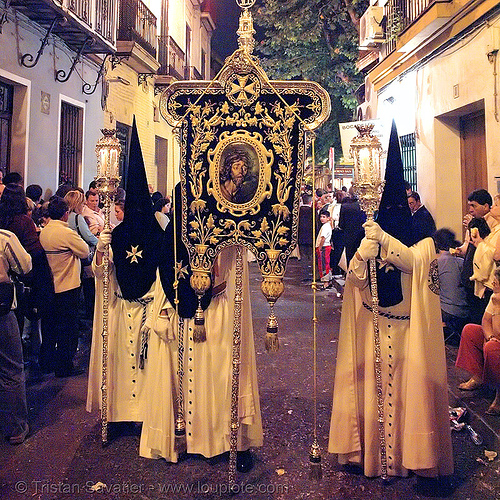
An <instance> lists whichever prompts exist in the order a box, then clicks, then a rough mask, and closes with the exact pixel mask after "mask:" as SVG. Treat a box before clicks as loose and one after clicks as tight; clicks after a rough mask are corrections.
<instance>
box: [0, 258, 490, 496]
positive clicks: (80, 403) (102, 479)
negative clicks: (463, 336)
mask: <svg viewBox="0 0 500 500" xmlns="http://www.w3.org/2000/svg"><path fill="white" fill-rule="evenodd" d="M250 266H251V270H252V273H251V288H252V291H251V293H252V306H253V318H254V331H255V344H256V351H257V364H258V371H259V384H260V398H261V409H262V418H263V425H264V446H263V447H262V448H260V449H257V450H254V451H253V456H254V461H255V465H254V468H253V469H252V470H251V471H250V472H249V473H247V474H238V476H237V482H238V488H239V492H238V493H236V494H235V495H233V496H232V498H234V499H240V498H241V499H243V498H245V499H252V500H260V499H262V500H264V499H286V500H288V499H314V500H322V499H325V500H326V499H328V500H332V499H338V500H341V499H342V500H343V499H370V500H378V499H383V500H392V499H394V500H395V499H420V498H429V497H435V496H437V493H436V492H434V493H433V492H432V491H426V490H422V489H421V488H419V486H417V484H416V478H415V477H414V476H411V477H409V478H406V479H399V478H398V479H393V480H391V481H389V483H388V484H383V482H382V481H381V480H380V479H367V478H365V477H364V476H363V475H361V474H359V472H356V471H352V470H346V469H343V468H342V467H340V466H339V465H338V464H337V463H336V457H335V456H333V455H329V454H328V453H327V451H326V447H327V441H328V431H329V418H330V411H331V403H332V387H333V375H334V368H335V356H336V349H337V338H338V326H339V320H340V310H341V298H339V297H337V294H336V291H335V290H334V289H328V290H325V291H320V292H318V293H317V312H318V328H317V332H318V335H317V337H318V438H319V442H320V446H321V448H322V471H323V477H322V479H321V480H320V481H315V480H311V479H309V450H310V446H311V443H312V432H313V424H312V423H313V406H314V405H313V365H312V362H313V354H312V345H313V337H312V321H311V318H312V315H313V313H312V291H311V287H310V286H306V285H302V284H301V283H300V263H299V262H298V261H297V260H295V259H292V260H290V262H289V265H288V269H287V275H286V278H285V292H284V294H283V296H282V297H281V298H280V299H279V301H278V302H277V303H276V307H275V310H276V314H277V316H278V321H279V336H280V350H279V352H278V353H276V354H268V353H266V351H265V349H264V334H265V325H266V321H267V315H268V312H269V308H268V305H267V303H266V301H265V298H264V297H263V295H262V293H261V291H260V281H261V278H260V274H259V271H258V268H257V265H256V263H255V262H254V263H251V264H250ZM83 340H84V341H83V342H82V344H81V350H80V359H79V361H80V362H81V364H86V362H87V358H88V341H89V335H88V332H87V333H86V334H84V335H83ZM455 354H456V347H453V346H448V347H447V355H448V358H449V366H450V369H449V373H450V390H451V392H450V397H451V399H450V402H451V403H452V405H457V404H460V405H463V404H464V403H465V404H466V405H467V407H468V410H469V413H470V414H471V423H472V425H473V427H474V429H476V430H477V431H478V432H480V433H481V434H482V436H483V439H484V442H483V444H482V445H480V446H478V445H475V444H473V442H472V441H471V439H470V437H469V434H468V433H467V431H466V430H462V431H459V432H453V445H454V456H455V469H456V470H455V474H454V476H453V477H452V479H451V483H452V491H451V492H450V493H449V495H448V496H447V497H446V498H450V499H454V500H455V499H456V500H466V499H469V500H494V499H500V465H499V464H500V462H499V459H498V458H496V459H494V460H493V461H491V462H490V461H488V459H487V458H486V456H485V454H484V451H485V450H497V451H498V449H499V448H498V442H496V441H495V440H496V435H498V433H499V429H500V420H499V419H498V417H497V418H495V417H488V419H483V418H482V415H484V410H485V409H486V407H487V404H488V398H491V394H489V393H486V392H485V393H483V392H479V391H477V392H478V393H477V394H471V393H469V394H467V395H465V396H466V399H463V400H460V399H457V398H459V397H460V396H461V395H460V394H458V391H456V390H455V389H454V387H456V383H457V381H458V380H459V379H460V380H462V379H463V378H461V377H463V374H458V373H456V371H455V369H454V368H453V367H452V363H453V360H454V357H455ZM338 383H341V381H339V382H338ZM85 394H86V375H82V376H79V377H75V378H69V379H56V378H54V377H53V376H50V377H46V378H45V379H44V380H43V381H42V382H39V383H36V384H32V385H30V386H29V387H28V398H29V399H28V403H29V409H30V426H31V434H30V437H29V438H28V439H27V441H26V442H25V443H24V444H22V445H20V446H17V447H14V446H10V445H9V444H8V443H7V442H2V444H1V445H0V497H1V498H5V499H8V500H21V499H22V500H27V499H37V500H56V499H57V500H59V499H71V500H86V499H97V498H102V499H117V500H129V499H134V500H135V499H138V500H153V499H173V498H175V499H200V500H201V499H206V500H208V499H217V498H229V497H230V495H229V494H228V493H227V470H228V464H227V458H226V459H224V457H217V458H215V459H211V460H205V459H203V458H201V457H198V456H187V457H185V458H183V459H182V460H181V461H180V462H179V463H178V464H169V463H166V462H165V461H163V460H147V459H144V458H141V457H139V455H138V446H139V436H138V429H137V427H133V426H130V427H129V428H127V429H124V435H123V436H121V437H118V438H116V439H115V440H113V441H112V442H111V443H110V444H109V445H108V446H107V447H105V448H103V447H102V446H101V441H100V439H101V438H100V424H99V416H98V414H97V413H92V414H88V413H87V412H86V411H85V408H84V405H85ZM98 483H102V489H101V490H100V491H96V492H93V491H92V487H94V486H95V485H96V484H98Z"/></svg>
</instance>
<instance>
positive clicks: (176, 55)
mask: <svg viewBox="0 0 500 500" xmlns="http://www.w3.org/2000/svg"><path fill="white" fill-rule="evenodd" d="M158 62H159V63H160V64H161V66H160V69H159V70H158V74H159V75H171V76H174V77H175V78H177V79H178V80H182V79H183V78H184V51H183V50H182V49H181V48H180V47H179V46H178V45H177V43H175V40H174V39H173V38H172V37H171V36H159V37H158Z"/></svg>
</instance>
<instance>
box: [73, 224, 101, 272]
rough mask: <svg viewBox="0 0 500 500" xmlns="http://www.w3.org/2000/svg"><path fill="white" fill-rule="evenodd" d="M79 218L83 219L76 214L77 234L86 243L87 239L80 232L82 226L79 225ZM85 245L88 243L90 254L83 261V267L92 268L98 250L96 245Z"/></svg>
mask: <svg viewBox="0 0 500 500" xmlns="http://www.w3.org/2000/svg"><path fill="white" fill-rule="evenodd" d="M78 217H81V215H80V214H76V217H75V224H76V232H77V233H78V234H79V235H80V238H82V240H83V241H85V238H84V237H83V235H82V233H81V232H80V226H79V225H78ZM85 243H87V245H88V246H89V254H88V255H87V257H85V258H84V259H81V263H82V267H85V266H90V265H91V264H92V261H93V260H94V254H95V250H96V246H95V245H91V244H90V243H88V242H86V241H85Z"/></svg>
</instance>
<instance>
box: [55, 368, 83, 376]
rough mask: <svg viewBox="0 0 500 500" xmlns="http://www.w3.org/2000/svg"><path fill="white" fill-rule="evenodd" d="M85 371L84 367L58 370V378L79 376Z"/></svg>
mask: <svg viewBox="0 0 500 500" xmlns="http://www.w3.org/2000/svg"><path fill="white" fill-rule="evenodd" d="M84 373H85V370H84V369H83V368H72V369H71V370H63V371H56V377H57V378H66V377H78V375H82V374H84Z"/></svg>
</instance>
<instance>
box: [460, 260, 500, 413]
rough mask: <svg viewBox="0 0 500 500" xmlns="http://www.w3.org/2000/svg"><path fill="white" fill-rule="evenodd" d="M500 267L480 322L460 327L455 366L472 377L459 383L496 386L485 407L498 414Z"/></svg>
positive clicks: (469, 387) (471, 387) (463, 387)
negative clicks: (460, 334)
mask: <svg viewBox="0 0 500 500" xmlns="http://www.w3.org/2000/svg"><path fill="white" fill-rule="evenodd" d="M499 283H500V269H497V270H495V278H494V279H493V295H492V296H491V299H490V301H489V303H488V307H487V308H486V311H485V313H484V316H483V321H482V324H481V325H473V324H468V325H465V327H464V329H463V330H462V338H461V340H460V347H459V349H458V356H457V361H456V363H455V364H456V366H457V367H458V368H463V369H464V370H466V371H468V372H469V373H470V374H471V375H472V377H471V378H470V379H469V380H468V381H467V382H463V383H462V384H460V385H459V386H458V388H459V389H461V390H463V391H472V390H474V389H477V388H478V387H480V386H481V385H482V384H488V385H490V386H492V387H494V388H495V389H496V396H495V399H494V401H493V403H491V405H490V407H489V408H488V410H487V411H486V413H487V414H488V415H499V416H500V391H499V390H500V284H499Z"/></svg>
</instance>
